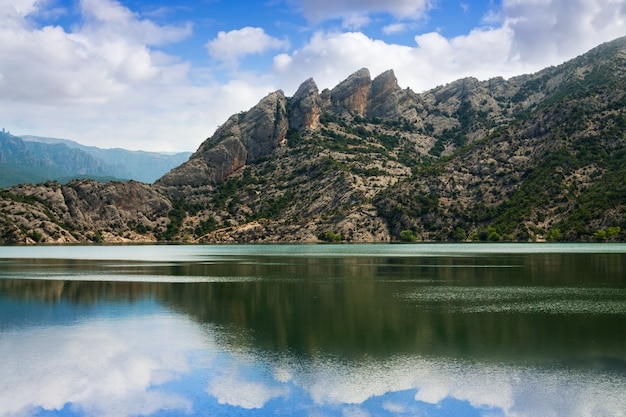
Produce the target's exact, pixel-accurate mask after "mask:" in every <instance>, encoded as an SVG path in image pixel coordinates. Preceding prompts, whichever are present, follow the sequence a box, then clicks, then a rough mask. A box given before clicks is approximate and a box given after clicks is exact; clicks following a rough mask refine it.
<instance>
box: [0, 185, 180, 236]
mask: <svg viewBox="0 0 626 417" xmlns="http://www.w3.org/2000/svg"><path fill="white" fill-rule="evenodd" d="M0 197H1V199H0V213H1V214H0V234H1V236H0V239H1V240H2V242H4V243H40V242H41V243H78V242H89V241H91V242H101V241H108V242H151V241H156V240H157V237H158V235H159V233H160V232H162V231H163V230H165V228H166V225H167V223H168V222H169V218H168V213H169V212H170V210H171V208H172V204H171V202H170V200H169V199H168V198H167V197H165V196H164V195H162V194H160V193H159V192H158V191H157V190H156V189H154V188H153V187H152V186H149V185H147V184H143V183H139V182H135V181H128V182H110V183H98V182H95V181H92V180H75V181H71V182H69V183H68V184H66V185H60V184H59V183H56V182H49V183H44V184H40V185H25V186H16V187H12V188H10V189H6V190H1V191H0Z"/></svg>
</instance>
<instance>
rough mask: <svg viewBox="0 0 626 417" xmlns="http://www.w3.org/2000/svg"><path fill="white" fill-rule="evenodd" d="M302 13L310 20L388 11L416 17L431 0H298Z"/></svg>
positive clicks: (318, 20) (352, 16) (421, 14)
mask: <svg viewBox="0 0 626 417" xmlns="http://www.w3.org/2000/svg"><path fill="white" fill-rule="evenodd" d="M299 3H300V6H301V8H302V13H303V15H304V16H305V17H306V18H307V19H308V20H310V21H312V22H321V21H324V20H331V19H338V18H340V19H346V18H352V19H354V16H355V15H361V16H368V15H371V14H375V13H389V14H391V15H393V16H394V17H396V18H399V19H418V18H421V17H422V16H423V15H424V13H425V12H426V11H427V10H428V9H429V8H430V7H431V3H432V0H300V1H299Z"/></svg>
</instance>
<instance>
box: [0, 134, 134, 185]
mask: <svg viewBox="0 0 626 417" xmlns="http://www.w3.org/2000/svg"><path fill="white" fill-rule="evenodd" d="M120 174H126V175H120ZM79 177H83V178H84V177H87V178H92V179H96V180H111V179H116V178H117V179H122V178H130V177H129V175H128V174H127V173H125V172H123V171H121V170H120V169H114V168H113V167H110V166H108V165H107V164H105V163H104V161H102V160H101V159H98V158H95V157H93V156H91V155H89V154H88V153H86V152H83V151H81V150H80V149H72V148H69V147H68V146H66V145H64V144H61V143H58V144H45V143H37V142H26V141H24V140H22V139H21V138H19V137H17V136H13V135H11V134H10V133H8V132H5V131H2V132H0V187H8V186H11V185H15V184H22V183H41V182H45V181H49V180H57V181H61V182H64V181H68V180H70V179H73V178H79Z"/></svg>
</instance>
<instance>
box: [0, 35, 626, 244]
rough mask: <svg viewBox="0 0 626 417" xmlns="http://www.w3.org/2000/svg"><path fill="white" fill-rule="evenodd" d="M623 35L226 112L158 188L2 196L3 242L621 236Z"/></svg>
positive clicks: (123, 186)
mask: <svg viewBox="0 0 626 417" xmlns="http://www.w3.org/2000/svg"><path fill="white" fill-rule="evenodd" d="M625 109H626V38H622V39H618V40H616V41H614V42H611V43H608V44H605V45H601V46H600V47H598V48H596V49H594V50H592V51H590V52H589V53H588V54H585V55H583V56H581V57H578V58H576V59H574V60H572V61H569V62H566V63H564V64H562V65H560V66H558V67H551V68H547V69H545V70H543V71H540V72H538V73H536V74H530V75H524V76H520V77H515V78H512V79H510V80H504V79H502V78H494V79H491V80H486V81H479V80H477V79H475V78H465V79H461V80H457V81H455V82H452V83H450V84H448V85H444V86H440V87H437V88H434V89H432V90H430V91H426V92H424V93H420V94H416V93H414V92H412V91H411V90H409V89H401V88H400V87H399V85H398V82H397V80H396V77H395V75H394V73H393V71H387V72H384V73H383V74H380V75H378V76H377V77H376V78H374V79H373V80H372V79H371V77H370V73H369V71H367V70H365V69H362V70H359V71H357V72H356V73H354V74H353V75H351V76H350V77H348V78H347V79H346V80H345V81H343V82H341V83H340V84H339V85H337V86H336V87H335V88H333V89H332V90H328V89H326V90H324V91H322V92H319V90H318V87H317V85H316V84H315V82H314V81H313V80H312V79H309V80H306V81H305V82H304V83H303V84H302V85H301V86H300V88H298V90H297V91H296V93H295V94H294V96H293V97H285V95H284V94H283V92H282V91H276V92H274V93H271V94H269V95H268V96H266V97H265V98H264V99H262V100H261V101H260V102H259V104H257V105H256V106H254V107H253V108H251V109H250V110H248V111H247V112H242V113H239V114H236V115H233V116H232V117H230V118H229V119H228V120H227V121H226V122H225V123H224V124H223V125H222V126H221V127H220V128H219V129H217V130H216V132H215V133H214V134H213V135H212V136H211V137H210V138H208V139H207V140H206V141H205V142H204V143H202V145H201V146H200V147H199V148H198V150H197V151H196V152H195V153H194V154H193V155H192V156H191V157H190V159H189V160H188V161H187V162H186V163H183V164H182V165H180V166H178V167H177V168H175V169H173V170H172V171H170V172H169V173H168V174H166V175H165V176H163V177H162V178H161V179H160V180H158V181H157V182H156V184H155V185H154V186H147V185H145V184H139V183H133V182H130V183H109V184H96V183H93V182H90V181H77V182H72V183H69V184H67V185H65V186H61V185H59V184H57V183H48V184H41V185H37V186H19V187H12V188H8V189H4V190H0V241H2V242H29V243H32V242H38V241H43V242H84V241H101V240H102V241H111V242H116V241H154V240H166V241H169V240H174V241H191V242H199V243H217V242H317V241H346V242H388V241H398V240H408V241H412V240H418V241H442V240H443V241H451V240H452V241H466V240H480V241H499V240H508V241H532V240H569V241H581V240H582V241H584V240H599V241H605V240H621V241H624V240H626V182H625V181H624V178H625V177H626V159H625V158H626V157H625V155H626V111H625Z"/></svg>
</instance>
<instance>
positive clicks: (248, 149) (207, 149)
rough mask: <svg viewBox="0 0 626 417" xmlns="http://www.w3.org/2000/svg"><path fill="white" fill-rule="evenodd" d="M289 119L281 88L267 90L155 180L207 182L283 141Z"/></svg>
mask: <svg viewBox="0 0 626 417" xmlns="http://www.w3.org/2000/svg"><path fill="white" fill-rule="evenodd" d="M288 129H289V120H288V118H287V109H286V98H285V95H284V93H283V92H282V91H276V92H274V93H271V94H269V95H268V96H266V97H265V98H264V99H263V100H261V101H260V102H259V104H257V105H256V106H254V107H253V108H252V109H250V110H249V111H248V112H245V113H240V114H238V115H234V116H231V117H230V118H229V119H228V121H227V122H226V123H225V124H224V125H222V126H221V127H220V128H218V129H217V130H216V131H215V133H214V134H213V136H211V137H210V138H209V139H207V140H206V141H205V142H204V143H203V144H202V145H200V148H199V149H198V151H196V152H195V153H194V154H193V155H192V156H191V157H190V158H189V161H187V162H186V163H184V164H182V165H180V166H178V167H177V168H175V169H173V170H172V171H170V172H169V173H167V174H166V175H164V176H163V177H162V178H160V179H159V180H158V181H157V184H158V185H161V186H182V185H191V186H194V187H197V186H200V185H210V184H214V183H216V182H221V181H224V180H225V179H226V178H228V177H230V176H231V175H232V174H234V173H236V172H238V171H240V170H241V169H242V168H243V167H244V166H245V165H246V164H248V163H251V162H254V160H256V159H257V158H259V157H262V156H265V155H268V154H270V153H271V152H272V151H273V150H274V149H276V148H277V147H278V146H281V144H283V143H284V142H285V139H286V135H287V130H288Z"/></svg>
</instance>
